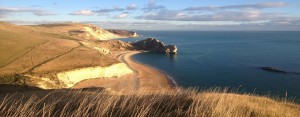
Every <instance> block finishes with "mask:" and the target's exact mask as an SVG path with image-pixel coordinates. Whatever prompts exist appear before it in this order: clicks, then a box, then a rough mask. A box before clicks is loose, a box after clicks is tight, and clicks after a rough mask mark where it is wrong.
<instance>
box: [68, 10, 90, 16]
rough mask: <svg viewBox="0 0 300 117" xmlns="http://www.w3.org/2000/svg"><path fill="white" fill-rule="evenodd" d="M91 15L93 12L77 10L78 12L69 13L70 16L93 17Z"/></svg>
mask: <svg viewBox="0 0 300 117" xmlns="http://www.w3.org/2000/svg"><path fill="white" fill-rule="evenodd" d="M93 14H94V12H93V11H91V10H79V11H75V12H73V13H70V15H86V16H89V15H93Z"/></svg>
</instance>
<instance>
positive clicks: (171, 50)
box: [133, 38, 177, 54]
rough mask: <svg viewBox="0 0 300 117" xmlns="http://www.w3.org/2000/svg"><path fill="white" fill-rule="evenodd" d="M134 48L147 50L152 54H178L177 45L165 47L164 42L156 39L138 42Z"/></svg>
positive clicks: (134, 44)
mask: <svg viewBox="0 0 300 117" xmlns="http://www.w3.org/2000/svg"><path fill="white" fill-rule="evenodd" d="M133 46H134V47H135V48H137V49H140V50H147V51H150V52H159V53H167V54H177V47H176V45H165V44H164V43H163V42H161V41H159V40H158V39H155V38H148V39H145V40H141V41H138V42H136V43H133Z"/></svg>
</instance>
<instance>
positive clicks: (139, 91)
mask: <svg viewBox="0 0 300 117" xmlns="http://www.w3.org/2000/svg"><path fill="white" fill-rule="evenodd" d="M131 36H133V37H136V36H137V34H136V33H134V32H128V33H127V32H126V31H120V30H117V31H113V30H109V31H107V30H105V29H102V28H100V27H97V26H95V25H91V24H78V23H68V24H46V25H35V26H18V25H13V24H9V23H6V22H0V116H21V117H22V116H26V117H27V116H28V117H35V116H36V117H40V116H118V117H119V116H141V117H144V116H151V117H156V116H157V117H161V116H165V117H168V116H171V117H174V116H179V117H190V116H194V117H207V116H211V117H223V116H225V117H241V116H243V117H253V116H255V117H265V116H271V117H273V116H274V117H278V116H279V117H281V116H287V117H297V116H299V115H300V111H299V110H300V106H299V104H297V103H294V102H293V101H290V100H289V99H286V98H285V99H274V98H270V97H267V96H257V95H253V94H244V93H238V92H233V91H228V90H227V89H226V88H225V89H219V88H212V89H207V90H201V91H199V90H196V89H184V88H179V87H176V88H174V87H175V86H176V85H174V84H173V81H171V79H169V78H168V76H167V74H165V73H163V72H161V71H159V70H158V69H155V68H153V67H150V66H148V65H144V64H141V63H139V62H136V61H135V60H133V59H132V56H133V55H135V54H139V53H141V52H144V51H148V52H157V53H164V54H170V55H172V54H177V47H176V46H175V45H164V43H163V42H161V41H159V40H157V39H153V38H148V39H146V40H141V41H140V42H137V43H127V42H123V41H120V40H114V39H116V38H128V37H131ZM174 89H175V90H174Z"/></svg>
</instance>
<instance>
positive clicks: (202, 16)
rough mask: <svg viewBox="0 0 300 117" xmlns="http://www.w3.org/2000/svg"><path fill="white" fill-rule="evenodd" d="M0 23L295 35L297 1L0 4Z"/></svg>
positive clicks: (19, 0) (24, 0)
mask: <svg viewBox="0 0 300 117" xmlns="http://www.w3.org/2000/svg"><path fill="white" fill-rule="evenodd" d="M0 21H6V22H11V23H14V24H20V25H31V24H45V23H65V22H79V23H92V24H96V25H98V26H101V27H102V28H109V29H131V30H204V31H222V30H224V31H244V30H245V31H249V30H251V31H295V30H297V31H300V0H285V1H277V0H1V1H0Z"/></svg>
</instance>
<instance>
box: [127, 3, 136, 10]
mask: <svg viewBox="0 0 300 117" xmlns="http://www.w3.org/2000/svg"><path fill="white" fill-rule="evenodd" d="M126 9H127V10H136V9H137V5H136V4H129V5H128V6H127V7H126Z"/></svg>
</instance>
